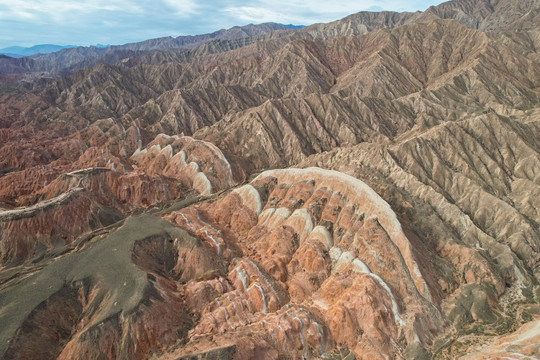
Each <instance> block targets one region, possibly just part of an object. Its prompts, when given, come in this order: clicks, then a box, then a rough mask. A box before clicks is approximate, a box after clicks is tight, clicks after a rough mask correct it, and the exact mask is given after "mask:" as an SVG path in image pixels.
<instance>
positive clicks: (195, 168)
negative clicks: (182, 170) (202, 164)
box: [186, 161, 199, 176]
mask: <svg viewBox="0 0 540 360" xmlns="http://www.w3.org/2000/svg"><path fill="white" fill-rule="evenodd" d="M187 167H188V168H187V169H186V170H188V171H189V172H190V173H191V174H192V176H195V174H196V173H198V172H199V164H197V163H196V162H193V161H192V162H190V163H189V165H188V166H187Z"/></svg>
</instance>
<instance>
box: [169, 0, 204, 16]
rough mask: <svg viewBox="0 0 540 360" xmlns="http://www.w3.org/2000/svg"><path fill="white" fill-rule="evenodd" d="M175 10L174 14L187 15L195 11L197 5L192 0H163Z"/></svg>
mask: <svg viewBox="0 0 540 360" xmlns="http://www.w3.org/2000/svg"><path fill="white" fill-rule="evenodd" d="M164 1H165V3H166V4H167V5H169V6H170V7H171V8H173V9H174V10H175V14H176V15H180V16H188V15H192V14H195V13H197V9H198V7H199V6H198V5H197V3H196V2H195V1H193V0H164Z"/></svg>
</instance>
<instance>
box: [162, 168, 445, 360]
mask: <svg viewBox="0 0 540 360" xmlns="http://www.w3.org/2000/svg"><path fill="white" fill-rule="evenodd" d="M166 218H167V219H168V220H169V221H171V222H173V223H174V224H176V225H178V226H181V227H182V228H184V229H186V230H188V231H191V232H193V233H195V234H196V235H197V236H198V237H199V238H200V239H201V240H203V241H205V242H206V243H207V244H209V245H210V246H212V247H213V248H214V249H215V251H216V254H218V255H220V256H222V257H223V259H225V260H226V261H228V262H229V273H228V275H227V277H226V278H223V277H220V278H217V279H213V280H211V281H206V282H203V283H195V284H188V286H187V288H186V298H187V300H186V301H187V303H188V304H193V305H192V306H193V307H192V311H193V312H195V313H197V314H200V321H199V322H198V324H197V325H196V326H195V327H194V329H193V330H192V331H190V333H189V342H188V344H187V347H186V348H185V349H184V350H182V351H179V352H177V353H175V356H177V355H179V354H180V353H186V352H188V353H189V351H194V349H195V348H198V346H197V344H198V343H199V342H200V341H201V338H205V337H208V336H210V335H214V342H215V343H216V345H215V346H218V345H219V346H225V345H226V344H229V343H230V342H231V341H232V342H234V343H235V345H236V349H237V351H238V352H239V353H242V352H243V351H247V350H248V349H244V348H243V346H245V344H243V343H242V342H236V340H234V339H238V337H237V335H236V334H241V333H246V332H247V333H250V334H252V335H251V336H252V337H253V341H254V342H255V343H256V344H257V346H256V347H258V348H267V347H270V348H272V349H274V350H275V351H277V354H278V355H277V356H278V357H282V356H290V357H293V358H301V357H302V356H307V357H311V356H321V355H322V354H324V353H327V352H332V351H333V350H334V349H335V347H336V346H339V347H348V348H349V349H350V350H351V351H352V352H353V353H354V354H355V356H356V357H357V358H361V359H369V358H378V357H381V356H382V357H385V358H393V357H395V356H398V354H401V353H402V352H404V351H405V348H407V346H409V347H410V348H413V347H415V346H418V347H420V348H421V347H422V346H426V347H429V346H430V345H431V340H430V339H432V338H433V336H434V335H435V334H436V333H437V331H440V330H438V329H439V327H440V326H441V325H442V318H441V315H440V313H439V311H438V310H437V308H436V304H437V302H435V304H434V303H432V301H434V300H432V296H431V290H430V289H429V287H428V285H427V282H426V281H425V280H424V276H426V277H429V276H430V275H429V274H426V275H423V274H422V271H421V269H420V267H419V265H418V262H417V261H416V260H415V257H418V256H422V254H413V252H412V249H411V244H410V243H409V241H408V239H407V237H406V236H405V234H404V233H403V231H402V229H401V225H400V223H399V221H398V220H397V218H396V215H395V214H394V212H393V211H392V209H391V208H390V207H389V206H388V204H387V203H386V202H384V200H382V199H381V198H380V197H379V196H378V195H377V194H376V193H375V192H374V191H373V190H371V189H370V188H369V187H368V186H367V185H365V184H364V183H362V182H361V181H359V180H357V179H354V178H352V177H349V176H346V175H344V174H340V173H337V172H331V171H326V170H321V169H315V168H313V169H307V170H298V169H289V170H274V171H267V172H264V173H262V174H261V175H259V177H257V178H256V179H255V180H254V181H253V182H252V183H251V184H250V185H245V186H243V187H241V188H237V189H235V190H234V191H233V192H231V193H230V194H229V195H227V196H226V197H224V198H223V199H220V200H218V201H216V202H214V203H208V204H204V203H203V204H201V205H200V206H198V207H197V208H187V209H184V210H181V211H178V212H174V213H172V214H171V215H169V216H167V217H166ZM188 289H189V290H188ZM205 294H206V295H205ZM210 294H212V295H211V296H210V297H209V295H210ZM438 301H440V300H438ZM204 303H206V305H205V306H203V305H202V304H204ZM218 335H219V337H218V338H217V339H220V340H216V336H218ZM225 339H226V340H225ZM191 344H193V345H191ZM408 351H410V349H409V350H408Z"/></svg>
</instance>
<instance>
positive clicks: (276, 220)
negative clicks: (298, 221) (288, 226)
mask: <svg viewBox="0 0 540 360" xmlns="http://www.w3.org/2000/svg"><path fill="white" fill-rule="evenodd" d="M290 215H291V211H290V210H289V209H287V208H285V207H280V208H278V209H276V208H268V209H265V210H264V211H263V212H261V214H260V215H259V222H258V225H264V226H267V227H269V228H275V227H277V226H279V225H280V224H281V223H282V222H283V221H284V220H285V219H287V218H288V217H289V216H290Z"/></svg>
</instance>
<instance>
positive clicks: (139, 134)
mask: <svg viewBox="0 0 540 360" xmlns="http://www.w3.org/2000/svg"><path fill="white" fill-rule="evenodd" d="M135 129H136V130H137V139H138V142H139V149H142V137H141V129H139V127H138V126H135Z"/></svg>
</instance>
